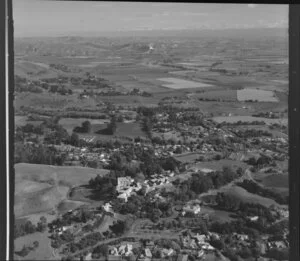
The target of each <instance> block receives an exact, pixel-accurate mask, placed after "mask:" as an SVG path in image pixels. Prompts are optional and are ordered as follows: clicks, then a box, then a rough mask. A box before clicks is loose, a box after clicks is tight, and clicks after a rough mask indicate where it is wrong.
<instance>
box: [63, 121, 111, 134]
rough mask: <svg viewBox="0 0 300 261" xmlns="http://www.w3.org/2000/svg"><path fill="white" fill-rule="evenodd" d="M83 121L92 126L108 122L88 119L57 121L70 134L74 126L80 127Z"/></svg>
mask: <svg viewBox="0 0 300 261" xmlns="http://www.w3.org/2000/svg"><path fill="white" fill-rule="evenodd" d="M84 121H89V122H90V123H91V124H92V125H99V124H100V125H102V124H106V123H107V122H109V120H105V119H103V120H102V119H89V118H62V119H60V120H59V124H61V125H62V126H63V127H64V128H65V129H66V130H67V131H68V132H69V133H72V131H73V129H74V128H75V127H76V126H80V125H81V123H83V122H84Z"/></svg>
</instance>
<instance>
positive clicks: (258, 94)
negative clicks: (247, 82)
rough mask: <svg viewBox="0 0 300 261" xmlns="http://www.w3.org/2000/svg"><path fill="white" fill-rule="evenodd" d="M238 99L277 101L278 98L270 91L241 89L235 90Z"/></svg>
mask: <svg viewBox="0 0 300 261" xmlns="http://www.w3.org/2000/svg"><path fill="white" fill-rule="evenodd" d="M237 99H238V100H239V101H249V100H252V101H259V102H278V98H277V97H276V95H275V93H274V92H272V91H265V90H256V89H243V90H238V91H237Z"/></svg>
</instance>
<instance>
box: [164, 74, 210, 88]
mask: <svg viewBox="0 0 300 261" xmlns="http://www.w3.org/2000/svg"><path fill="white" fill-rule="evenodd" d="M158 80H159V81H162V82H168V83H167V84H162V86H164V87H167V88H171V89H189V88H201V87H211V86H212V85H211V84H207V83H201V82H194V81H187V80H182V79H178V78H171V77H170V78H159V79H158Z"/></svg>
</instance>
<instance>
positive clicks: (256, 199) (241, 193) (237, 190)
mask: <svg viewBox="0 0 300 261" xmlns="http://www.w3.org/2000/svg"><path fill="white" fill-rule="evenodd" d="M220 191H222V192H224V193H225V194H229V195H233V196H236V197H237V198H238V199H240V200H242V201H244V202H248V203H258V204H261V205H263V206H265V207H269V206H271V205H275V206H278V205H279V204H278V203H276V202H275V201H274V200H273V199H269V198H265V197H262V196H259V195H256V194H252V193H249V192H248V191H246V190H245V189H243V188H241V187H239V186H236V185H233V186H230V187H225V188H224V189H220Z"/></svg>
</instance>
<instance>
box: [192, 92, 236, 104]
mask: <svg viewBox="0 0 300 261" xmlns="http://www.w3.org/2000/svg"><path fill="white" fill-rule="evenodd" d="M192 95H193V97H195V98H198V99H204V100H205V99H208V100H218V101H220V102H221V101H237V91H236V90H217V91H215V90H214V91H206V92H203V93H193V94H192Z"/></svg>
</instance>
